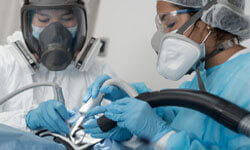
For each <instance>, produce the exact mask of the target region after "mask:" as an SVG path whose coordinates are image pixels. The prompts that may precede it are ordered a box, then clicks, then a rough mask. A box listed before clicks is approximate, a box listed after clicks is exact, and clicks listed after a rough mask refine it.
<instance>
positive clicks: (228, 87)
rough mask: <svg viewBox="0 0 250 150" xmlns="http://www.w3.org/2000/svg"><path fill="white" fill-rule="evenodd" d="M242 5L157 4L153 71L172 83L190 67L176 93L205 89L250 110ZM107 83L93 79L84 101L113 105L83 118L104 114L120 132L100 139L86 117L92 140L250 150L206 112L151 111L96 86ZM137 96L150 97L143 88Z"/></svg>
mask: <svg viewBox="0 0 250 150" xmlns="http://www.w3.org/2000/svg"><path fill="white" fill-rule="evenodd" d="M244 7H245V1H244V0H225V1H219V2H217V1H209V2H208V1H204V0H158V2H157V16H156V24H157V27H158V33H157V34H156V35H155V36H154V39H153V47H154V49H155V51H156V53H157V54H158V63H157V69H158V71H159V73H160V74H161V75H162V76H164V77H165V78H167V79H172V80H178V79H180V78H181V77H182V76H183V75H185V74H187V72H190V70H192V69H193V71H196V75H195V77H194V78H193V79H192V80H191V81H186V82H184V83H183V84H182V85H181V86H180V87H179V88H180V89H192V90H204V91H206V92H209V93H212V94H214V95H217V96H219V97H222V98H224V99H226V100H228V101H230V102H233V103H235V104H237V105H238V106H240V107H242V108H244V109H246V110H249V111H250V92H249V91H250V50H249V49H248V48H245V47H243V46H242V45H241V44H240V42H241V41H243V40H245V39H249V37H250V19H249V18H248V17H247V16H246V15H245V14H244V13H243V10H244ZM204 8H206V9H205V10H204ZM200 12H202V13H201V15H200V16H199V17H198V19H197V18H196V20H195V19H194V17H195V16H197V14H198V13H200ZM192 21H193V22H192ZM188 23H189V24H188ZM157 42H158V43H157ZM196 54H197V55H198V56H199V57H196V56H197V55H196ZM192 60H195V62H194V61H192ZM183 70H184V71H183ZM108 79H110V77H109V76H107V75H103V76H100V77H98V78H97V79H96V81H95V82H94V83H93V84H92V86H91V87H90V88H89V90H88V92H87V95H86V97H85V99H84V100H85V101H87V100H88V99H89V97H91V96H92V97H93V98H94V97H96V95H97V94H98V93H99V91H101V92H102V93H104V94H106V96H105V97H106V98H108V99H110V100H111V101H112V103H111V104H110V105H107V106H98V107H96V108H94V109H92V110H91V111H90V112H88V116H93V115H96V114H99V113H104V115H105V116H106V117H108V118H109V119H112V120H114V121H117V125H118V127H116V128H114V129H112V130H111V131H109V132H107V133H103V132H102V131H101V130H100V128H99V127H98V125H97V122H96V119H91V120H89V121H87V122H86V123H85V124H84V125H83V126H84V128H85V132H86V133H90V134H91V135H92V136H93V137H96V138H110V139H113V140H116V141H126V140H129V139H131V137H132V135H136V136H137V137H140V138H144V139H148V140H150V141H151V142H153V143H154V144H155V146H156V147H157V148H155V149H167V150H180V149H181V150H189V149H191V150H206V149H207V150H219V149H226V150H230V149H232V150H235V149H237V150H245V149H250V138H248V137H246V136H244V135H241V134H238V133H235V132H233V131H231V130H230V129H228V128H226V127H224V126H223V125H221V124H219V123H217V122H216V121H214V120H213V119H212V118H210V117H208V116H206V115H204V114H201V113H199V112H196V111H194V110H191V109H186V108H179V107H159V108H155V109H153V108H151V107H150V106H149V105H148V104H147V103H145V102H143V101H140V100H137V99H134V98H128V97H127V95H126V94H125V93H123V92H122V91H121V90H120V89H118V88H117V87H112V86H108V87H103V88H100V87H101V85H102V83H103V82H105V81H106V80H108ZM136 90H137V91H138V92H139V93H143V92H147V91H150V89H148V88H147V87H146V86H140V87H138V88H136ZM124 129H127V130H128V131H125V132H124Z"/></svg>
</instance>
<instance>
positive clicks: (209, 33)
mask: <svg viewBox="0 0 250 150" xmlns="http://www.w3.org/2000/svg"><path fill="white" fill-rule="evenodd" d="M211 33H212V31H211V30H209V32H208V34H207V36H206V37H205V38H204V40H203V41H202V42H201V44H203V43H205V42H206V40H207V39H208V37H209V36H210V35H211Z"/></svg>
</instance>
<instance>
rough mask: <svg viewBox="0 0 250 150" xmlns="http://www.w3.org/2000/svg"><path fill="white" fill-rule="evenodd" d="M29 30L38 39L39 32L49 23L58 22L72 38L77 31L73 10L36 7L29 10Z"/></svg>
mask: <svg viewBox="0 0 250 150" xmlns="http://www.w3.org/2000/svg"><path fill="white" fill-rule="evenodd" d="M28 15H29V16H30V23H29V24H31V26H30V28H31V29H30V31H32V35H33V36H34V37H35V38H36V39H39V36H40V34H41V32H42V31H43V30H44V29H45V28H46V27H48V26H49V25H51V24H54V23H58V24H61V25H62V26H63V27H64V28H66V29H67V30H68V31H69V32H70V33H71V34H72V37H73V38H74V37H75V36H76V33H77V28H78V22H77V17H76V16H75V15H74V12H73V10H70V9H40V10H39V9H38V10H30V11H29V12H28Z"/></svg>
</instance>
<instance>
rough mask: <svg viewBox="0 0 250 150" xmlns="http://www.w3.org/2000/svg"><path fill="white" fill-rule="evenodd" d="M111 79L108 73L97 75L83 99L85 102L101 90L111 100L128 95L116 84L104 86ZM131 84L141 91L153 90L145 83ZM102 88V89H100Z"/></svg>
mask: <svg viewBox="0 0 250 150" xmlns="http://www.w3.org/2000/svg"><path fill="white" fill-rule="evenodd" d="M109 79H111V77H110V76H108V75H101V76H99V77H97V79H96V80H95V82H94V83H93V84H92V85H91V86H90V87H89V88H88V91H87V93H86V96H85V97H84V99H83V102H85V103H86V102H87V101H88V100H89V98H90V97H92V98H94V99H95V98H96V97H97V96H98V93H99V92H101V93H103V94H105V95H104V98H105V99H109V100H111V101H116V100H118V99H122V98H124V97H128V95H127V93H125V92H124V91H123V90H121V89H120V88H118V87H116V86H105V87H103V88H101V87H102V85H103V83H104V82H105V81H107V80H109ZM131 86H132V87H133V88H134V89H135V90H136V91H137V92H138V93H139V94H141V93H145V92H151V91H152V90H151V89H149V88H147V87H146V85H145V84H144V83H132V84H131ZM100 88H101V89H100Z"/></svg>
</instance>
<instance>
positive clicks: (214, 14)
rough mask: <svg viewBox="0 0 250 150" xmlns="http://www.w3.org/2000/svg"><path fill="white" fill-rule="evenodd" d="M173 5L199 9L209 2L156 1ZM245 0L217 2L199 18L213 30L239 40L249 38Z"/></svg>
mask: <svg viewBox="0 0 250 150" xmlns="http://www.w3.org/2000/svg"><path fill="white" fill-rule="evenodd" d="M158 1H165V2H169V3H172V4H175V5H179V6H184V7H190V8H201V7H203V6H205V5H206V4H207V3H208V1H209V0H158ZM244 9H245V0H218V4H216V5H214V6H213V7H211V8H210V9H209V10H207V11H205V12H204V13H203V15H202V17H201V20H203V21H204V22H205V23H207V24H209V25H211V26H212V27H214V28H219V29H221V30H224V31H227V32H229V33H232V34H234V35H237V36H238V37H239V38H240V39H241V40H244V39H248V38H250V17H249V16H246V15H245V13H244Z"/></svg>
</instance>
